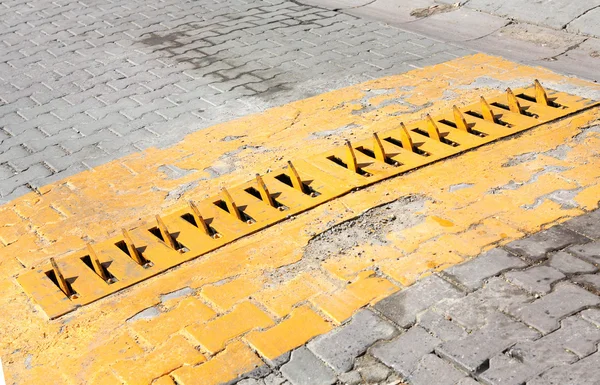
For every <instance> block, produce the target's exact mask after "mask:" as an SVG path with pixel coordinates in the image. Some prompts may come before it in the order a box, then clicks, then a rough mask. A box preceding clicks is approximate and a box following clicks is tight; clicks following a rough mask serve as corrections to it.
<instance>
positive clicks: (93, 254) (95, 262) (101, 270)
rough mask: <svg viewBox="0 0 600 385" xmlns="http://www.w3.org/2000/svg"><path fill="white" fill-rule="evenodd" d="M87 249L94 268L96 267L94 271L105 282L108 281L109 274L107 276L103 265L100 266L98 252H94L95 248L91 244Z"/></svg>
mask: <svg viewBox="0 0 600 385" xmlns="http://www.w3.org/2000/svg"><path fill="white" fill-rule="evenodd" d="M87 249H88V254H89V255H90V259H91V260H92V266H93V267H94V271H95V272H96V274H98V276H99V277H100V278H102V279H103V280H104V281H108V278H109V277H108V274H106V270H104V266H102V264H100V261H99V260H98V255H97V254H96V251H94V248H93V247H92V245H90V244H89V243H88V244H87Z"/></svg>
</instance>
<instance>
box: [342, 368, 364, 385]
mask: <svg viewBox="0 0 600 385" xmlns="http://www.w3.org/2000/svg"><path fill="white" fill-rule="evenodd" d="M338 378H339V380H340V382H341V383H342V384H344V385H358V384H362V383H363V380H362V377H361V375H360V373H359V372H358V371H356V370H352V371H350V372H346V373H342V374H340V375H339V376H338Z"/></svg>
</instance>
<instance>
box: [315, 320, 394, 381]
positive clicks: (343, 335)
mask: <svg viewBox="0 0 600 385" xmlns="http://www.w3.org/2000/svg"><path fill="white" fill-rule="evenodd" d="M395 333H396V329H395V328H394V327H393V326H392V325H391V324H390V323H389V322H387V321H384V320H383V319H381V318H380V317H379V316H377V315H376V314H375V313H373V312H372V311H370V310H362V311H360V312H359V313H357V314H356V315H354V317H352V319H351V321H350V322H348V323H347V324H346V325H344V326H341V327H339V328H337V329H335V330H333V331H331V332H330V333H327V334H325V335H322V336H320V337H318V338H316V339H315V340H314V341H311V342H310V343H309V344H308V348H309V349H310V350H311V351H312V352H314V353H315V354H316V355H317V356H318V357H319V358H321V359H322V360H323V361H325V362H326V363H327V364H328V365H329V366H331V367H332V368H333V369H334V370H335V371H336V372H337V373H343V372H347V371H349V370H350V369H352V366H353V363H354V359H355V358H356V357H358V356H359V355H361V354H363V353H364V352H365V351H366V350H367V348H368V347H369V346H371V345H373V344H374V343H375V342H377V341H379V340H382V339H389V338H391V337H392V336H393V335H394V334H395Z"/></svg>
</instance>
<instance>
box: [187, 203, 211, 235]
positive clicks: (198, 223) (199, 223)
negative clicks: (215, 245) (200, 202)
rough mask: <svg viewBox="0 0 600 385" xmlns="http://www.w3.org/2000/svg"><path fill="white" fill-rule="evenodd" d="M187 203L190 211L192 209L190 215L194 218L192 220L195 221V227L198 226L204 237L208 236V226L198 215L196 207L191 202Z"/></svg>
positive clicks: (198, 211)
mask: <svg viewBox="0 0 600 385" xmlns="http://www.w3.org/2000/svg"><path fill="white" fill-rule="evenodd" d="M188 203H189V205H190V209H192V215H193V216H194V220H195V221H196V226H198V228H199V229H200V230H202V231H204V233H206V235H210V229H209V228H208V225H207V224H206V221H205V220H204V218H202V215H200V210H198V207H196V205H195V204H194V202H192V201H188Z"/></svg>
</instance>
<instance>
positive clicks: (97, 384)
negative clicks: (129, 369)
mask: <svg viewBox="0 0 600 385" xmlns="http://www.w3.org/2000/svg"><path fill="white" fill-rule="evenodd" d="M81 383H82V384H90V385H114V384H119V383H121V381H120V380H119V379H118V378H117V377H115V375H114V373H113V372H112V370H110V369H107V368H104V369H102V370H101V371H100V372H98V373H95V374H94V375H92V376H91V377H90V378H87V379H86V380H85V381H84V382H81Z"/></svg>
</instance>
